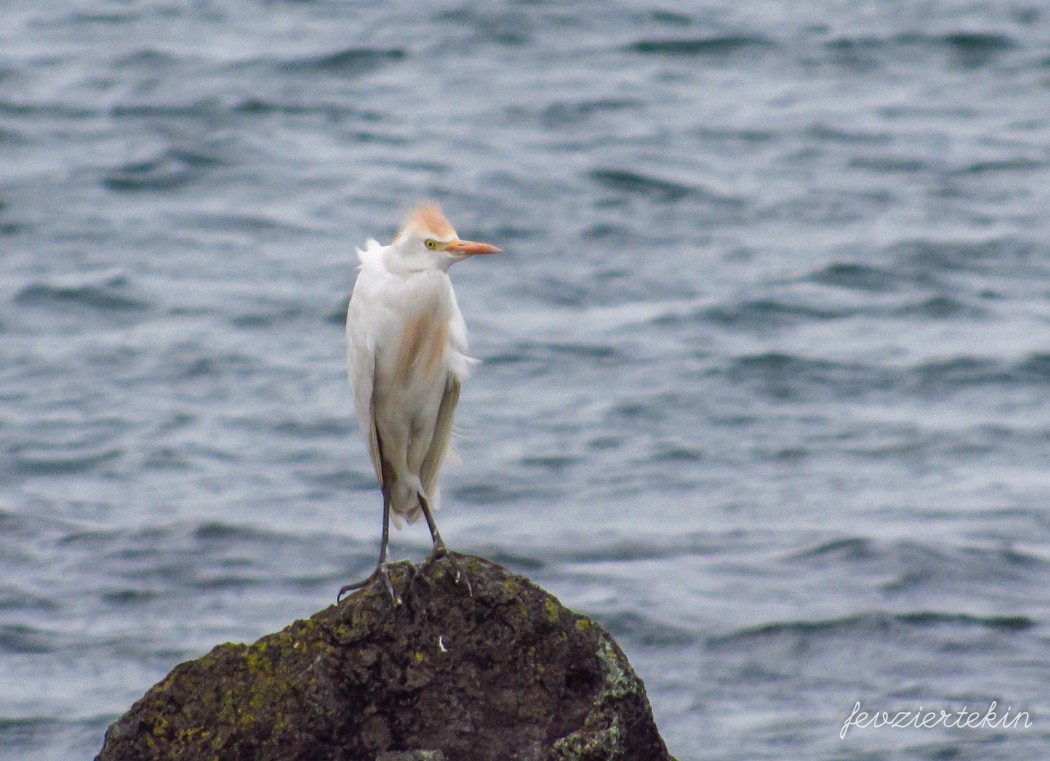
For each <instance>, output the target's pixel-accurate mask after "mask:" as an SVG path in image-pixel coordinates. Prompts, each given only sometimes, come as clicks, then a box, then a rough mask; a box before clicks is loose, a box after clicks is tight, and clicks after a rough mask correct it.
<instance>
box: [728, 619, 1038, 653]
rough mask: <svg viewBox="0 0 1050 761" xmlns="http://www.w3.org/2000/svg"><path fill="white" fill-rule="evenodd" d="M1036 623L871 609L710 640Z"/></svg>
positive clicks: (823, 637) (870, 635) (1006, 629)
mask: <svg viewBox="0 0 1050 761" xmlns="http://www.w3.org/2000/svg"><path fill="white" fill-rule="evenodd" d="M1035 626H1036V622H1035V621H1034V620H1033V619H1031V618H1029V617H1028V616H976V615H972V614H969V613H952V612H941V611H926V610H921V611H914V612H905V613H888V612H885V611H867V612H864V613H858V614H856V615H852V616H843V617H840V618H828V619H817V620H808V621H777V622H773V623H768V624H760V625H758V626H751V627H746V628H743V629H738V630H736V631H734V632H731V633H729V634H724V635H718V636H714V637H711V638H710V639H709V640H708V644H709V645H710V646H713V647H716V648H717V647H724V646H730V647H734V646H737V645H746V646H747V647H748V648H753V647H756V646H759V645H758V644H757V642H764V643H766V646H768V645H770V644H772V643H774V642H777V641H781V642H784V643H785V644H787V643H790V644H792V646H796V647H797V646H802V645H803V644H804V643H811V644H813V645H814V646H817V643H821V642H826V641H828V640H843V639H844V640H858V641H859V640H867V639H885V638H891V639H892V638H895V637H896V636H898V635H901V634H904V633H907V632H909V631H927V630H933V629H940V628H951V629H961V630H973V629H983V630H991V631H996V632H1003V633H1013V632H1024V631H1028V630H1030V629H1034V628H1035Z"/></svg>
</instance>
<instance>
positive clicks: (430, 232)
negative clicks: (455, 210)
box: [391, 201, 500, 272]
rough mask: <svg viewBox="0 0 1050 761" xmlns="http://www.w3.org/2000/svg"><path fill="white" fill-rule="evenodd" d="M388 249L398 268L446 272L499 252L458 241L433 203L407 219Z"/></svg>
mask: <svg viewBox="0 0 1050 761" xmlns="http://www.w3.org/2000/svg"><path fill="white" fill-rule="evenodd" d="M391 249H392V250H393V251H395V252H396V254H395V255H396V257H397V264H399V265H400V266H402V267H404V268H406V269H410V270H424V269H440V270H444V271H446V272H447V271H448V268H449V267H451V266H452V265H453V264H455V263H456V262H459V261H463V260H464V259H467V258H469V257H471V256H477V255H479V254H498V253H499V252H500V249H498V248H496V247H495V246H491V245H489V244H488V243H476V242H474V241H470V240H461V239H460V237H459V236H458V235H457V234H456V231H455V229H454V228H453V227H452V225H451V224H449V221H448V220H447V219H446V218H445V215H444V214H443V213H442V212H441V207H440V206H438V205H437V204H436V203H434V202H432V201H428V202H426V203H423V204H421V205H420V206H419V207H418V208H416V209H415V211H413V212H412V213H411V214H410V215H409V216H408V219H407V220H406V222H405V226H404V227H403V228H401V232H399V233H398V234H397V237H396V238H394V242H393V244H392V246H391Z"/></svg>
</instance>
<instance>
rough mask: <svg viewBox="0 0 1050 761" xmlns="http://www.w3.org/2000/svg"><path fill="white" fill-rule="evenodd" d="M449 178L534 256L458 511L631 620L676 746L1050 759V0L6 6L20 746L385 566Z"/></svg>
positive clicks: (655, 700)
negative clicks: (411, 366) (365, 309)
mask: <svg viewBox="0 0 1050 761" xmlns="http://www.w3.org/2000/svg"><path fill="white" fill-rule="evenodd" d="M424 197H433V198H435V199H437V200H439V201H441V202H442V203H443V205H444V207H445V210H446V212H447V213H448V215H449V217H450V218H451V219H452V221H453V222H454V223H455V224H456V226H457V228H458V229H459V232H460V233H461V234H462V235H463V236H465V237H470V238H475V239H479V240H486V241H491V242H493V243H496V244H498V245H500V246H501V247H503V249H504V250H505V254H503V255H502V256H499V257H492V258H491V259H486V260H485V261H471V262H467V263H464V264H461V265H457V267H456V268H455V269H454V271H453V276H454V280H455V282H456V286H457V292H458V294H459V301H460V305H461V306H462V308H463V311H464V312H465V314H466V316H467V321H468V325H469V327H470V331H471V338H472V353H473V354H474V355H476V356H477V357H479V358H481V359H482V360H483V361H484V364H483V365H481V366H480V367H479V368H478V370H477V372H476V373H475V375H474V377H473V378H472V379H471V381H470V383H469V384H468V385H467V386H466V387H465V390H464V394H463V398H462V401H461V405H460V414H459V424H460V427H461V428H462V434H463V435H462V437H461V438H460V439H459V442H458V450H459V454H460V460H461V461H460V463H459V464H458V465H456V466H455V467H453V468H451V469H448V470H447V472H446V474H445V477H444V484H445V490H444V491H445V509H444V510H442V512H441V513H440V514H439V515H438V520H439V523H440V525H441V528H442V532H443V534H444V536H445V538H446V539H447V540H448V541H449V543H450V544H451V545H452V546H453V547H455V548H456V549H459V550H462V551H467V552H474V553H479V554H482V555H485V556H487V557H490V558H492V559H494V560H496V561H498V562H502V563H505V564H506V565H508V566H509V567H510V568H512V569H513V570H516V571H519V572H523V573H526V574H528V575H529V576H530V577H531V578H532V579H534V580H535V581H536V582H537V583H539V584H541V585H543V586H544V587H546V588H547V589H550V590H551V591H553V592H554V593H555V594H557V595H558V596H559V597H560V598H561V599H562V600H563V601H564V602H565V603H566V604H567V605H569V606H570V607H573V608H575V609H577V610H579V611H582V612H585V613H588V614H591V615H593V616H595V617H596V618H597V619H598V620H599V621H600V622H602V623H603V624H605V625H606V626H607V627H608V628H609V629H610V630H611V631H612V632H613V634H614V635H615V636H616V637H617V639H618V640H619V641H620V642H621V643H622V645H623V646H624V648H625V650H626V652H627V653H628V655H629V657H630V658H631V660H632V662H633V663H634V665H635V666H636V668H637V670H638V672H639V673H640V675H641V676H642V678H643V679H644V680H645V683H646V685H647V687H648V691H649V696H650V699H651V702H652V704H653V709H654V712H655V715H656V719H657V723H658V725H659V727H660V729H661V731H662V733H663V735H664V737H665V738H666V740H667V742H668V745H669V746H670V749H671V751H672V752H673V753H674V754H676V755H677V756H679V757H680V758H681V759H682V760H683V761H685V760H686V759H692V760H700V759H704V760H714V759H718V760H730V759H740V760H742V761H743V760H745V759H746V760H747V761H753V760H754V759H777V760H780V759H787V758H797V759H829V760H830V759H869V760H870V759H967V760H969V759H974V760H975V761H976V760H977V759H980V760H981V761H987V760H988V759H1010V760H1011V761H1016V760H1017V759H1044V758H1046V753H1047V748H1048V747H1050V518H1048V512H1047V507H1048V501H1050V338H1048V325H1050V298H1048V297H1050V10H1048V9H1047V8H1046V7H1045V6H1043V5H1042V4H1040V3H1034V2H1033V3H1026V2H1023V0H1016V1H1015V0H1009V1H1008V0H993V1H992V2H949V1H948V0H942V1H940V2H936V1H930V2H923V1H919V2H908V3H905V2H890V1H889V0H876V1H873V2H864V1H862V0H841V1H839V2H810V1H806V2H791V3H737V2H731V1H730V0H722V1H721V2H714V3H705V4H703V6H702V7H698V6H694V5H693V4H681V5H680V6H676V5H675V4H672V3H646V2H642V1H641V0H637V1H632V0H623V1H622V2H618V3H599V2H593V1H591V2H579V3H544V2H532V3H519V2H511V1H510V0H501V1H499V2H491V3H482V2H476V3H462V2H450V3H409V2H384V3H380V2H344V1H340V0H315V1H313V2H307V1H302V2H292V1H290V0H289V1H288V2H281V1H279V0H273V1H270V2H259V1H256V0H252V1H249V0H229V1H227V2H220V0H201V1H200V2H194V3H186V2H177V1H176V0H152V1H146V0H143V2H130V1H129V2H118V1H117V0H108V1H105V0H104V1H103V2H97V3H87V2H78V1H76V0H56V1H55V2H39V1H37V2H29V1H28V0H9V1H8V2H5V3H3V5H2V7H0V274H2V278H0V400H2V404H0V757H2V758H3V759H5V760H6V759H33V760H38V759H56V760H57V759H62V760H66V759H73V758H89V757H91V756H93V755H94V753H96V752H97V750H98V749H99V747H100V746H101V742H102V734H103V731H104V729H105V727H106V726H107V724H108V723H109V722H111V721H112V720H113V719H114V718H115V717H116V716H117V715H119V714H120V713H121V712H122V711H123V710H125V709H126V708H127V707H128V706H129V705H130V704H131V703H132V702H133V700H135V699H136V698H137V697H139V696H140V695H141V694H142V693H143V692H144V691H145V690H146V689H147V688H148V687H149V686H151V685H152V684H153V683H155V682H156V681H158V680H159V679H160V678H162V677H163V676H164V675H165V674H166V673H167V672H168V671H169V670H170V669H171V668H172V667H173V666H174V665H175V664H177V663H179V662H180V661H183V660H186V659H189V658H194V657H196V656H198V655H200V654H202V653H204V652H206V651H207V650H209V649H210V648H211V647H212V646H213V645H215V644H217V643H220V642H224V641H227V640H235V641H251V640H254V639H256V638H257V637H259V636H261V635H262V634H265V633H267V632H270V631H273V630H275V629H277V628H279V627H281V626H283V625H285V624H286V623H288V622H290V621H291V620H293V619H294V618H296V617H302V616H306V615H308V614H310V613H312V612H313V611H315V610H317V609H319V608H321V607H322V606H324V605H327V604H329V603H331V602H332V601H333V599H334V595H335V592H336V590H337V589H338V588H339V587H340V586H341V585H342V584H343V583H346V582H347V581H349V580H353V579H357V578H360V577H362V576H363V575H365V574H366V573H367V572H368V570H369V569H370V567H371V565H372V563H373V562H374V558H375V552H376V550H377V541H378V535H379V499H378V493H377V490H376V488H375V486H374V484H373V475H372V468H371V465H370V464H369V463H368V460H367V456H366V453H365V449H364V447H363V445H362V443H361V442H360V439H359V437H358V433H357V430H356V424H355V423H354V421H353V419H352V417H351V400H350V394H349V390H348V389H347V386H346V381H345V377H344V359H343V344H342V340H343V339H342V319H343V313H344V309H345V305H346V300H347V298H348V296H349V293H350V290H351V288H352V285H353V279H354V274H355V273H354V267H355V265H356V260H355V257H354V252H353V249H354V246H355V245H359V244H362V243H363V242H364V241H365V239H366V238H367V237H370V236H375V237H378V238H380V239H381V240H384V241H386V240H389V239H390V237H391V236H392V234H393V233H394V231H395V230H396V226H397V224H398V221H399V218H400V213H401V211H403V210H404V209H405V208H407V207H409V206H410V205H411V204H412V203H413V202H414V201H416V200H418V199H421V198H424ZM394 541H395V544H394V548H393V556H394V558H395V559H400V558H412V559H420V558H422V557H423V556H424V555H425V553H426V550H427V547H428V538H427V536H426V532H425V529H424V528H422V527H421V526H418V525H417V526H414V527H412V528H411V529H409V530H407V531H402V532H400V533H396V534H395V536H394ZM856 701H861V702H862V704H863V707H864V709H866V710H879V711H883V710H885V711H895V710H916V709H918V708H919V707H920V706H922V707H924V708H925V709H933V710H941V709H944V710H959V709H961V708H962V707H963V706H968V707H969V708H970V710H980V711H985V710H987V708H988V707H989V706H990V704H991V702H992V701H997V703H998V706H999V709H1000V711H1001V710H1002V709H1003V708H1005V707H1007V706H1012V707H1013V709H1014V711H1022V710H1023V711H1027V712H1028V714H1029V715H1030V726H1029V727H1028V728H1027V729H1025V728H1023V722H1022V724H1021V725H1015V726H1014V727H1013V728H1006V729H1004V728H999V729H994V728H989V727H984V728H980V729H946V728H943V727H938V728H931V729H915V728H911V729H892V728H882V729H874V728H867V729H864V728H854V729H852V730H851V731H850V733H849V734H848V735H847V737H846V739H845V740H842V739H840V738H839V730H840V727H841V725H842V723H843V722H844V721H845V720H846V718H847V716H848V715H849V714H850V711H851V710H852V707H853V706H854V704H855V702H856Z"/></svg>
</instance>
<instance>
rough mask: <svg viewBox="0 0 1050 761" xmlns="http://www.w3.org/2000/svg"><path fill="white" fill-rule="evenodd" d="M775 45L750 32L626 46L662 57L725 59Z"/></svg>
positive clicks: (663, 40)
mask: <svg viewBox="0 0 1050 761" xmlns="http://www.w3.org/2000/svg"><path fill="white" fill-rule="evenodd" d="M775 46H776V43H775V42H774V41H773V40H771V39H770V38H768V37H763V36H761V35H754V34H726V35H715V36H711V37H692V38H671V39H644V40H638V41H636V42H633V43H631V44H630V45H628V46H627V50H628V51H629V52H632V53H640V54H642V55H663V56H697V57H709V58H710V57H716V58H726V57H728V56H731V55H734V54H737V53H754V52H756V51H762V50H767V49H770V48H773V47H775Z"/></svg>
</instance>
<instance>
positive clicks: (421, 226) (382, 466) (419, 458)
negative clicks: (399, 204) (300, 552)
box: [339, 202, 500, 602]
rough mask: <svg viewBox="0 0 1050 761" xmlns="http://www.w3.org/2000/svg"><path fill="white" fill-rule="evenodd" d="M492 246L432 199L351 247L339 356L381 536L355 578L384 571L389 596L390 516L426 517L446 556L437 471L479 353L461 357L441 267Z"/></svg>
mask: <svg viewBox="0 0 1050 761" xmlns="http://www.w3.org/2000/svg"><path fill="white" fill-rule="evenodd" d="M499 251H500V249H498V248H496V247H495V246H490V245H489V244H487V243H475V242H473V241H466V240H460V239H459V236H457V235H456V231H455V230H454V229H453V227H452V225H451V224H449V222H448V220H447V219H445V215H444V214H442V212H441V208H440V207H439V206H438V205H437V204H436V203H431V202H427V203H424V204H422V205H421V206H420V207H419V208H417V209H416V210H415V211H414V212H412V214H411V215H410V216H409V217H408V220H407V221H406V223H405V226H404V227H403V228H402V230H401V232H400V233H398V235H397V237H395V238H394V241H393V243H391V244H390V245H389V246H381V245H380V244H379V243H377V242H376V241H375V240H369V241H368V243H367V244H366V246H365V250H364V251H361V250H360V249H358V251H357V255H358V257H359V258H360V260H361V266H360V267H359V271H360V272H359V274H358V276H357V283H356V284H355V285H354V292H353V295H352V296H351V298H350V306H349V308H348V309H347V313H346V357H347V369H348V373H349V376H350V387H351V389H353V393H354V403H355V406H356V410H357V419H358V422H359V423H360V424H361V430H362V433H363V434H364V437H365V441H366V443H367V446H368V452H369V454H370V455H371V458H372V465H373V466H375V473H376V478H377V479H378V480H379V487H380V489H381V490H382V492H383V539H382V543H381V544H380V547H379V562H378V563H377V564H376V568H375V570H374V571H373V572H372V574H371V575H370V576H369V577H368V578H367V579H365V580H364V581H362V582H359V583H356V584H348V585H346V586H345V587H343V588H342V589H341V590H339V597H342V596H343V595H344V594H345V593H346V592H348V591H350V590H353V589H359V588H361V587H364V586H366V585H368V584H370V583H371V582H373V581H374V580H375V579H377V578H382V579H383V581H384V583H385V584H386V587H387V590H388V591H389V593H390V596H391V597H392V598H393V599H394V600H395V602H400V598H399V597H398V595H397V594H396V593H395V592H394V587H393V584H391V582H390V576H389V574H388V573H387V561H386V555H387V544H388V542H389V538H390V521H391V519H392V520H393V521H394V524H395V525H396V526H397V527H398V528H400V527H401V521H400V520H399V519H400V518H401V517H404V518H406V519H407V520H408V522H409V523H414V522H416V521H417V520H419V518H420V516H422V517H424V518H425V519H426V521H427V526H428V527H429V528H430V536H431V539H432V540H433V543H434V549H433V552H432V553H431V556H430V560H428V563H429V562H431V561H432V560H435V559H437V558H438V557H441V556H444V555H447V554H448V549H447V548H446V547H445V543H444V542H443V541H442V539H441V534H440V533H439V532H438V529H437V525H436V524H435V523H434V516H433V515H432V514H431V511H432V510H434V509H437V507H438V506H439V504H440V501H441V493H440V488H439V486H438V474H439V472H440V470H441V463H442V461H443V460H444V458H445V454H446V453H447V452H448V449H449V443H450V439H451V434H452V420H453V417H454V416H455V412H456V404H457V403H458V402H459V390H460V384H461V383H462V382H463V381H464V380H465V379H466V377H467V375H468V374H469V371H470V368H471V366H472V365H474V364H476V362H477V360H474V359H471V358H470V357H468V356H467V326H466V323H465V322H464V321H463V315H462V314H461V313H460V311H459V305H458V304H457V303H456V294H455V293H454V292H453V290H452V281H451V280H450V279H449V276H448V271H449V268H450V267H451V266H452V265H453V264H455V263H456V262H460V261H463V260H464V259H467V258H469V257H472V256H476V255H478V254H495V253H499Z"/></svg>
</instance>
